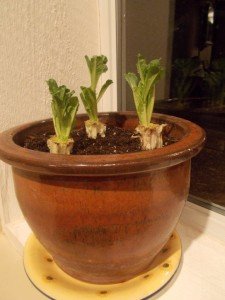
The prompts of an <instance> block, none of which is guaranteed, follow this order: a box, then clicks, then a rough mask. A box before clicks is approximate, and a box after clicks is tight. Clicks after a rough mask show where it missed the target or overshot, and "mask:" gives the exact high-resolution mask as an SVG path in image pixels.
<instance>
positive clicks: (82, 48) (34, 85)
mask: <svg viewBox="0 0 225 300" xmlns="http://www.w3.org/2000/svg"><path fill="white" fill-rule="evenodd" d="M99 51H100V37H99V10H98V1H97V0H51V1H48V0H13V1H9V0H1V1H0V53H1V54H0V131H3V130H5V129H7V128H9V127H12V126H14V125H18V124H21V123H24V122H27V121H30V120H37V119H41V118H45V117H49V116H50V97H49V93H48V88H47V85H46V83H45V80H46V79H48V78H50V77H53V78H55V79H56V80H57V81H59V83H60V84H62V83H63V84H66V85H68V87H69V88H73V89H75V90H78V87H79V86H80V85H81V84H82V85H85V84H88V81H89V77H88V72H87V67H86V64H85V61H84V55H85V54H87V55H94V54H98V53H99ZM10 172H11V170H10V169H9V167H7V166H6V165H5V164H3V163H2V162H0V176H1V179H0V206H1V205H2V206H3V210H4V216H5V217H6V220H5V221H6V222H8V221H10V218H12V219H15V220H16V219H18V218H21V213H20V210H19V209H18V207H17V202H16V200H15V195H14V189H13V185H12V178H11V175H10ZM1 198H2V201H1ZM1 212H2V210H1V207H0V213H1ZM7 216H8V217H7ZM0 217H1V218H2V219H3V215H0Z"/></svg>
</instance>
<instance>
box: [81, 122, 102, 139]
mask: <svg viewBox="0 0 225 300" xmlns="http://www.w3.org/2000/svg"><path fill="white" fill-rule="evenodd" d="M85 128H86V133H87V136H88V137H89V138H90V139H94V140H95V139H96V138H97V135H98V134H99V135H100V136H101V137H105V131H106V125H105V124H103V123H101V122H100V121H99V120H97V121H92V120H87V121H85Z"/></svg>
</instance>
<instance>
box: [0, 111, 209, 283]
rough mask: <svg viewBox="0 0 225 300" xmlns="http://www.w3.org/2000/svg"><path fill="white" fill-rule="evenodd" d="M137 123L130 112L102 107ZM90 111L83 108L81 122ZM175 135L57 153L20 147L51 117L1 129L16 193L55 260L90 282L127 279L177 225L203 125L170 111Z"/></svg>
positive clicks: (1, 147)
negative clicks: (129, 149) (111, 148)
mask: <svg viewBox="0 0 225 300" xmlns="http://www.w3.org/2000/svg"><path fill="white" fill-rule="evenodd" d="M100 119H101V121H102V122H105V123H107V124H115V125H117V126H120V127H123V128H129V129H134V128H135V127H136V126H137V122H138V121H137V117H136V115H135V114H133V113H109V114H108V113H106V114H100ZM85 120H86V116H84V115H80V116H78V121H77V126H78V128H79V127H80V126H82V125H83V123H84V121H85ZM154 121H155V122H163V123H167V124H170V126H171V132H170V135H171V136H173V137H174V138H176V139H177V140H178V141H177V142H176V143H174V144H171V145H169V146H166V147H163V148H161V149H156V150H153V151H142V152H137V153H129V154H117V155H86V156H85V155H77V156H72V155H70V156H68V155H56V154H49V153H43V152H38V151H33V150H28V149H24V148H23V147H22V145H23V142H24V139H25V137H26V136H27V135H30V134H33V133H42V132H46V131H49V130H53V125H52V121H51V120H44V121H38V122H33V123H29V124H26V125H22V126H18V127H15V128H13V129H10V130H8V131H5V132H3V133H1V134H0V157H1V159H2V160H3V161H5V162H6V163H9V164H10V165H12V169H13V176H14V184H15V190H16V195H17V198H18V201H19V204H20V207H21V210H22V212H23V214H24V217H25V218H26V220H27V222H28V223H29V225H30V227H31V229H32V230H33V232H34V234H35V235H36V237H37V238H38V240H39V241H40V242H41V243H42V245H43V246H44V247H45V248H46V249H47V251H48V252H49V253H50V254H51V255H52V256H53V258H54V261H55V262H56V264H57V265H58V266H59V267H60V268H61V269H63V270H64V271H65V272H66V273H68V274H70V275H71V276H73V277H75V278H77V279H80V280H83V281H87V282H92V283H99V284H107V283H117V282H122V281H126V280H128V279H130V278H132V277H134V276H136V275H138V274H140V273H142V272H144V271H146V270H147V269H148V266H149V265H150V263H151V261H152V260H153V259H154V257H155V256H156V254H157V253H158V252H159V251H160V250H161V249H162V247H163V246H164V245H165V244H166V242H167V241H168V239H169V237H170V235H171V233H172V232H173V230H174V228H175V226H176V224H177V222H178V220H179V217H180V214H181V211H182V209H183V207H184V204H185V201H186V199H187V196H188V191H189V184H190V166H191V165H190V163H191V158H192V157H193V156H195V155H196V154H197V153H198V152H199V151H200V150H201V148H202V146H203V143H204V139H205V133H204V131H203V130H202V129H201V128H200V127H199V126H197V125H195V124H193V123H191V122H189V121H186V120H183V119H179V118H175V117H172V116H167V115H160V114H155V115H154Z"/></svg>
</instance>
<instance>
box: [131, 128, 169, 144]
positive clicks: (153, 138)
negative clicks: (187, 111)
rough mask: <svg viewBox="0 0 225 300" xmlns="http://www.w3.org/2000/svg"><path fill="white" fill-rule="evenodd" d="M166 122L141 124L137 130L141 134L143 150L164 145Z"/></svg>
mask: <svg viewBox="0 0 225 300" xmlns="http://www.w3.org/2000/svg"><path fill="white" fill-rule="evenodd" d="M165 126H166V124H160V125H159V124H153V123H151V124H150V125H149V126H147V127H146V126H143V125H139V126H138V127H137V128H136V129H135V130H136V132H137V133H138V134H140V140H141V147H142V150H153V149H157V148H161V147H162V146H163V138H162V132H163V128H164V127H165Z"/></svg>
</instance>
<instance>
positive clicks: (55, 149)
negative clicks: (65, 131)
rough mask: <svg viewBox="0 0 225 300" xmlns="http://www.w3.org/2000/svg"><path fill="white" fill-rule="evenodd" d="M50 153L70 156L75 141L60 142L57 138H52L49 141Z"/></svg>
mask: <svg viewBox="0 0 225 300" xmlns="http://www.w3.org/2000/svg"><path fill="white" fill-rule="evenodd" d="M47 145H48V148H49V150H50V153H54V154H67V155H69V154H70V153H71V151H72V149H73V145H74V140H73V139H72V138H70V139H68V140H67V142H59V141H58V140H57V137H56V136H52V137H51V138H49V139H48V140H47Z"/></svg>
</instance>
